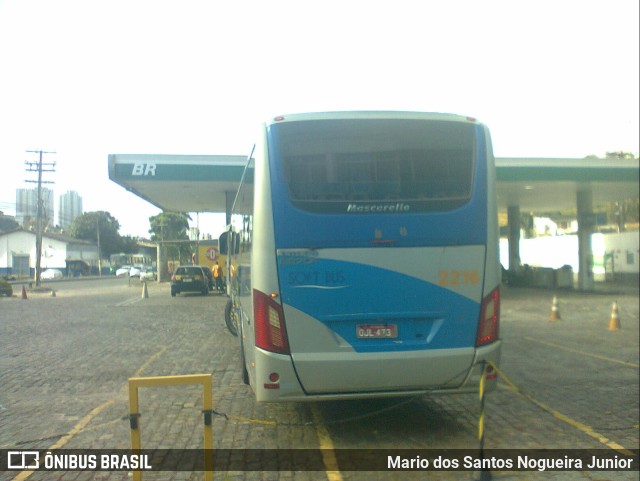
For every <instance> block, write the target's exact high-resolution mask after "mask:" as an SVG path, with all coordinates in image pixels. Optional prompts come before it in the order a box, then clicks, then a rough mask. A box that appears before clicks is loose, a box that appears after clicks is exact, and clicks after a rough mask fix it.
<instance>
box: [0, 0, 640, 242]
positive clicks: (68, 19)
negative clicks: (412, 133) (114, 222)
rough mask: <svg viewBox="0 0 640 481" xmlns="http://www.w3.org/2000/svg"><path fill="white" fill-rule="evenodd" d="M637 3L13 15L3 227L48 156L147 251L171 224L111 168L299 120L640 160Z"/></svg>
mask: <svg viewBox="0 0 640 481" xmlns="http://www.w3.org/2000/svg"><path fill="white" fill-rule="evenodd" d="M638 4H639V2H638V1H637V0H602V1H592V0H576V1H569V0H505V1H489V0H487V1H479V0H468V1H466V0H459V1H456V0H453V1H446V2H445V1H429V0H422V1H403V0H393V1H385V2H381V1H375V0H365V1H359V0H358V1H353V0H338V1H333V0H323V1H304V0H297V1H278V0H271V1H266V0H262V1H251V0H248V1H227V2H222V1H217V0H209V1H190V0H179V1H177V0H175V1H170V0H166V1H163V0H150V1H136V0H106V1H98V0H96V1H92V0H74V1H72V0H69V1H60V0H42V1H35V0H0V210H2V211H4V212H5V213H7V214H14V213H15V189H16V188H18V187H28V186H29V185H28V184H25V183H24V179H26V178H34V175H33V174H27V173H26V172H25V166H24V161H25V160H37V157H36V156H35V154H27V153H25V151H26V150H39V149H43V150H51V151H55V152H56V154H55V155H49V156H45V160H47V161H54V160H55V161H56V162H57V167H56V172H55V173H52V174H47V175H46V178H47V179H48V180H53V181H55V185H54V186H53V188H54V190H55V197H56V203H57V198H58V196H59V195H60V194H62V193H64V192H65V191H67V190H76V191H77V192H79V194H80V195H81V196H82V198H83V201H84V209H85V211H92V210H107V211H109V212H111V214H112V215H113V216H114V217H115V218H116V219H118V220H119V221H120V224H121V226H122V228H121V233H122V234H132V235H146V234H147V231H148V228H149V223H148V217H149V216H150V215H154V214H156V213H158V210H157V209H156V208H154V207H153V206H151V205H150V204H148V203H146V202H144V201H143V200H141V199H138V198H137V197H136V196H134V195H133V194H130V193H128V192H126V191H125V190H124V189H123V188H122V187H120V186H118V185H117V184H115V183H113V182H111V181H110V180H109V178H108V170H107V165H108V164H107V156H108V154H110V153H166V154H232V155H240V154H242V155H244V154H247V153H248V151H249V149H250V147H251V144H252V143H253V137H254V133H255V132H256V129H257V127H258V125H259V123H260V122H262V121H263V120H265V119H266V118H268V117H271V116H272V115H275V114H281V113H287V112H306V111H319V110H351V109H358V110H378V109H384V110H387V109H391V110H416V111H433V112H451V113H458V114H463V115H469V116H473V117H476V118H478V119H479V120H480V121H482V122H483V123H485V124H487V125H488V126H489V128H490V130H491V132H492V136H493V145H494V150H495V154H496V156H498V157H585V156H587V155H598V156H604V155H605V153H606V152H607V151H613V150H624V151H631V152H634V153H636V154H637V153H638V150H639V147H638V144H639V140H638V131H639V125H638V118H639V99H638V91H639V83H638V71H639V66H638V59H639V52H638V43H639V40H640V39H639V33H638V16H639V12H638ZM194 217H195V216H194ZM56 220H57V219H56ZM217 221H218V223H217V224H215V225H214V226H213V227H210V228H211V229H214V230H216V231H215V232H210V233H211V234H213V235H215V236H217V235H218V234H219V232H218V229H220V228H221V226H222V223H221V220H220V217H219V216H218V217H217ZM202 227H203V228H204V230H207V227H205V223H204V221H203V226H202Z"/></svg>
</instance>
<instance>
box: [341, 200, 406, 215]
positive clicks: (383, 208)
mask: <svg viewBox="0 0 640 481" xmlns="http://www.w3.org/2000/svg"><path fill="white" fill-rule="evenodd" d="M410 210H411V206H410V205H409V204H405V203H404V202H392V203H384V204H354V203H350V204H349V205H348V206H347V212H350V213H355V214H369V213H371V214H391V213H395V212H409V211H410Z"/></svg>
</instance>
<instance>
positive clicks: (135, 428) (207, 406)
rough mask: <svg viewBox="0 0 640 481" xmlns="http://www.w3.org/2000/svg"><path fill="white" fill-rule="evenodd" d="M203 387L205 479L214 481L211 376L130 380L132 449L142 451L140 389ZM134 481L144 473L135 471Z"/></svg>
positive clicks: (137, 378) (195, 375) (191, 375)
mask: <svg viewBox="0 0 640 481" xmlns="http://www.w3.org/2000/svg"><path fill="white" fill-rule="evenodd" d="M189 384H200V385H202V391H203V392H202V409H203V413H204V470H205V471H204V479H205V481H213V459H212V452H213V451H212V450H213V428H212V419H211V414H212V412H213V394H212V388H213V382H212V378H211V374H189V375H184V376H158V377H132V378H129V422H130V426H131V449H132V450H133V451H134V452H135V451H139V450H140V449H142V441H141V435H140V413H139V400H138V388H140V387H157V386H180V385H189ZM133 480H134V481H141V480H142V473H141V472H140V471H133Z"/></svg>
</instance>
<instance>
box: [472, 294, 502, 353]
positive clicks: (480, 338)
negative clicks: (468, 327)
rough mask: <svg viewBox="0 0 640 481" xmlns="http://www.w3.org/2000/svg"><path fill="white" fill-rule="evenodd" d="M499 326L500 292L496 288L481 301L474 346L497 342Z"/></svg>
mask: <svg viewBox="0 0 640 481" xmlns="http://www.w3.org/2000/svg"><path fill="white" fill-rule="evenodd" d="M499 326H500V291H499V289H498V288H496V289H495V290H494V291H492V292H491V294H489V295H488V296H487V297H485V298H484V299H483V300H482V309H480V321H479V322H478V335H477V336H476V346H482V345H483V344H489V343H491V342H493V341H496V340H498V328H499Z"/></svg>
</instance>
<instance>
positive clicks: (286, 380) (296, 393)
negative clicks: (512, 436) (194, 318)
mask: <svg viewBox="0 0 640 481" xmlns="http://www.w3.org/2000/svg"><path fill="white" fill-rule="evenodd" d="M501 350H502V341H500V340H498V341H496V342H493V343H491V344H488V345H486V346H482V347H479V348H477V349H476V353H475V357H474V361H473V364H472V366H471V369H470V370H469V372H468V374H467V376H466V377H465V378H464V380H463V381H462V383H461V384H460V385H459V386H456V387H446V388H445V387H443V388H437V387H435V388H429V389H411V390H399V391H389V390H385V391H370V392H351V393H322V394H316V393H314V394H308V393H306V392H305V391H304V390H303V389H302V386H301V384H300V382H299V381H298V377H297V375H296V372H295V369H294V367H293V364H292V362H291V358H290V357H289V356H286V355H282V354H274V353H271V352H268V351H263V350H261V349H256V367H255V372H254V376H253V378H252V388H253V390H254V392H255V394H256V400H257V401H258V402H290V401H294V402H304V401H332V400H345V399H367V398H389V397H406V396H419V395H426V394H438V395H440V394H461V393H476V394H477V393H478V392H479V388H480V378H481V376H482V374H483V372H484V370H485V366H486V365H487V364H488V365H494V366H496V367H499V366H500V355H501ZM261 358H263V359H264V360H265V361H268V362H260V361H261ZM266 366H269V372H267V370H266V369H265V367H266ZM272 373H276V374H277V375H278V381H277V382H273V381H272V380H271V379H270V376H271V375H272ZM485 375H486V379H485V385H484V388H485V390H486V391H492V390H494V389H495V388H496V386H497V382H498V373H497V371H496V370H495V369H493V370H492V371H491V370H488V371H487V373H486V374H485ZM254 383H255V384H254Z"/></svg>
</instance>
